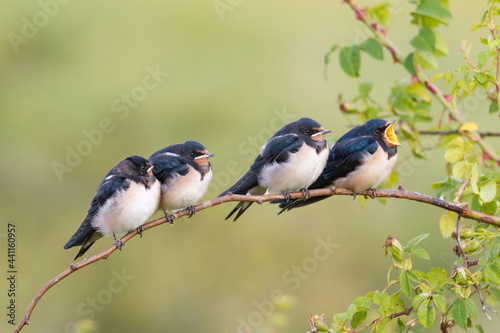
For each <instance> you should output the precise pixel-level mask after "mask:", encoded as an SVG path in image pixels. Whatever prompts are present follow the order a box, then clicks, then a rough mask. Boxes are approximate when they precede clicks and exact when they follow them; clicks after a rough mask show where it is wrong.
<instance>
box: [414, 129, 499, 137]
mask: <svg viewBox="0 0 500 333" xmlns="http://www.w3.org/2000/svg"><path fill="white" fill-rule="evenodd" d="M460 133H461V132H459V130H447V131H445V130H443V131H426V130H419V131H418V134H421V135H448V134H460ZM478 133H479V135H481V136H500V132H478Z"/></svg>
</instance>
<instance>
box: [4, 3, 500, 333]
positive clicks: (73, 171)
mask: <svg viewBox="0 0 500 333" xmlns="http://www.w3.org/2000/svg"><path fill="white" fill-rule="evenodd" d="M41 3H43V4H46V5H42V4H41ZM371 3H372V4H373V3H374V2H371ZM391 3H392V5H391V13H392V14H393V15H392V16H393V22H392V24H391V26H390V30H389V35H390V37H391V38H392V39H393V40H394V42H395V43H396V44H397V45H399V46H400V48H401V49H402V50H403V51H404V52H405V53H406V52H408V51H409V50H410V45H409V43H408V41H409V39H410V38H411V37H412V36H414V35H415V34H416V32H417V28H416V27H415V26H409V25H408V22H409V20H410V18H409V11H410V10H411V6H410V5H409V4H408V2H407V1H391ZM214 4H218V6H219V7H218V8H219V10H217V9H216V8H215V6H214ZM361 4H363V3H361ZM451 5H452V7H451V11H452V13H453V16H454V17H453V20H452V23H451V25H450V26H449V27H447V28H445V29H441V32H442V34H443V35H444V36H445V38H446V39H447V41H448V45H449V48H450V57H447V58H441V59H439V61H440V66H441V69H442V70H443V71H445V70H447V69H449V68H454V67H457V66H459V64H460V62H461V55H460V53H459V51H458V45H459V43H460V41H461V40H462V39H469V40H470V41H472V43H473V44H474V45H476V46H478V47H479V42H478V41H477V40H478V36H479V34H478V33H470V32H469V28H470V26H471V24H472V23H474V22H475V21H476V20H479V18H480V16H481V10H480V5H478V6H474V7H475V8H472V9H471V2H470V1H465V0H461V1H453V2H452V3H451ZM44 8H45V9H44ZM224 10H225V11H224ZM44 12H45V13H49V14H50V15H48V14H45V15H44V14H43V13H44ZM44 18H46V20H45V19H44ZM27 21H29V22H31V23H33V22H38V24H39V25H40V27H38V28H36V27H35V29H36V30H33V29H31V30H30V27H28V23H26V22H27ZM23 29H24V30H25V31H24V33H28V35H30V36H31V37H29V38H26V39H24V40H19V39H18V40H17V41H18V44H16V46H15V47H13V45H12V42H11V39H9V37H8V36H11V38H12V36H13V35H12V34H10V33H14V34H17V35H18V36H22V35H23ZM0 31H1V32H2V35H3V38H2V39H1V42H0V110H1V111H0V138H1V139H0V142H1V146H0V149H1V151H0V152H1V156H2V163H1V173H0V174H1V176H0V188H1V191H0V202H1V205H2V209H1V210H0V216H1V226H2V230H0V236H1V237H2V238H0V241H1V244H2V245H1V246H0V249H1V252H0V254H1V255H0V257H2V260H1V262H2V265H1V267H2V268H4V267H6V266H4V264H6V259H7V258H6V257H7V256H6V246H5V244H6V240H5V233H6V229H7V223H8V222H11V223H14V224H16V226H17V246H18V248H17V260H18V261H17V265H18V281H17V282H18V285H17V291H18V297H17V306H18V308H17V318H16V323H17V322H19V320H20V319H21V318H22V316H23V314H24V312H25V310H26V308H27V306H28V304H29V302H30V301H31V300H32V298H33V297H34V295H35V294H36V292H37V291H38V290H39V289H40V288H41V286H42V285H43V284H44V283H45V282H47V281H48V280H49V279H51V278H52V277H54V276H55V275H57V274H58V273H60V272H61V271H63V270H64V269H66V268H67V267H68V265H69V264H70V263H71V262H72V259H73V257H74V255H75V254H76V252H77V251H78V250H77V249H76V248H73V249H71V250H63V249H62V247H63V245H64V244H65V242H66V241H67V240H68V239H69V238H70V237H71V235H72V234H73V233H74V232H75V230H76V229H77V227H78V226H79V224H80V222H81V220H82V219H83V217H84V216H85V214H86V211H87V209H88V206H89V204H90V201H91V199H92V197H93V196H94V194H95V190H96V188H97V186H98V184H99V182H100V181H101V180H102V178H103V177H104V175H105V174H106V173H107V172H108V170H109V169H110V168H111V167H112V166H113V165H114V164H115V163H116V162H117V161H119V160H121V159H123V158H124V157H126V156H128V155H133V154H137V155H142V156H145V157H148V156H149V155H150V154H151V153H152V152H154V151H156V150H158V149H160V148H163V147H164V146H167V145H170V144H173V143H178V142H183V141H185V140H190V139H192V140H197V141H200V142H201V143H202V144H204V145H205V146H206V147H207V148H208V150H209V151H210V152H211V153H214V154H215V155H216V156H215V157H214V158H213V159H212V160H211V161H212V165H213V168H214V179H213V181H212V186H211V188H210V190H209V195H207V198H211V197H213V196H215V195H217V194H218V193H220V192H221V191H222V190H224V189H226V188H227V187H229V186H230V185H231V184H232V183H233V182H234V181H236V180H237V179H238V177H239V176H240V175H241V174H242V173H243V172H244V171H245V170H246V168H248V166H249V165H250V163H251V161H252V160H253V158H254V157H255V155H256V154H257V151H258V148H259V147H260V145H261V144H262V143H263V142H264V141H265V140H267V138H268V137H269V136H270V135H271V134H272V133H274V132H275V131H276V130H277V129H278V128H279V127H281V126H282V125H284V124H285V123H286V122H289V121H292V120H295V119H297V118H299V117H301V116H308V117H311V118H313V119H315V120H317V121H319V122H320V123H321V124H322V125H323V126H324V127H325V128H328V129H331V130H332V131H333V133H332V134H331V135H330V137H329V142H330V143H332V142H333V141H334V140H335V139H336V138H338V137H339V136H340V135H342V134H343V133H344V132H345V131H346V130H347V129H348V120H347V119H346V118H345V117H344V116H343V115H342V114H341V113H340V112H339V110H338V103H337V96H338V94H340V93H341V94H343V95H345V96H347V97H349V96H353V95H355V94H356V93H357V85H358V84H359V82H361V80H356V79H352V78H349V77H347V76H346V75H345V74H344V73H343V72H342V71H341V70H340V67H339V65H338V60H337V57H336V56H334V57H333V58H332V62H331V65H330V66H329V68H328V70H327V72H328V76H329V79H328V80H326V79H325V78H324V76H323V69H324V67H323V57H324V55H325V53H326V52H327V51H328V50H329V48H330V47H331V45H333V44H334V43H344V44H351V43H353V42H354V41H356V42H359V41H360V40H362V39H363V38H364V36H365V32H364V31H365V28H364V27H363V26H361V25H360V23H359V22H356V21H355V20H354V19H353V14H352V13H351V11H350V10H349V8H348V7H347V6H346V5H343V4H342V1H340V0H338V1H326V0H320V1H315V2H294V3H290V2H289V1H283V0H280V1H272V2H270V1H251V2H250V1H236V0H235V1H229V0H221V1H215V2H212V1H196V2H185V1H167V2H157V1H142V2H136V1H107V2H100V1H85V2H80V1H68V2H67V3H66V4H59V3H57V2H55V1H49V0H44V1H42V2H40V3H39V2H38V1H24V2H22V3H20V2H12V1H9V2H7V1H4V2H2V3H1V4H0ZM9 34H10V35H9ZM16 51H17V52H16ZM474 52H477V49H476V50H473V53H474ZM155 71H156V72H157V73H160V74H158V75H157V76H156V81H155V80H154V79H153V76H151V72H155ZM361 75H362V79H363V80H366V81H373V82H374V91H373V96H374V97H375V98H376V99H377V100H378V101H379V102H381V103H382V104H385V99H386V97H387V95H388V91H389V88H390V86H391V84H392V83H393V82H395V80H397V79H399V78H400V77H403V76H406V73H405V71H404V69H403V68H402V67H401V66H394V65H393V64H392V62H391V60H390V57H389V55H388V54H387V53H385V61H384V62H379V61H376V60H373V59H369V58H368V57H366V56H364V57H363V58H362V69H361ZM153 86H154V87H153ZM442 88H443V89H444V90H446V89H447V88H448V87H442ZM446 91H448V90H446ZM127 95H128V96H130V95H132V96H135V97H133V98H132V99H131V101H130V102H127V101H126V98H127V97H126V96H127ZM475 101H476V104H474V105H471V106H467V107H468V108H469V109H468V110H466V111H469V112H470V116H469V118H471V119H474V121H477V122H478V123H479V126H480V128H481V129H482V130H495V129H496V130H498V121H497V120H495V121H492V120H491V118H488V116H487V112H484V108H485V107H487V103H486V102H485V101H484V99H481V98H476V100H475ZM127 103H130V104H127ZM434 111H435V115H438V114H439V113H440V112H441V109H440V108H439V107H438V106H434ZM106 119H107V120H106ZM388 120H390V119H388ZM103 121H104V123H106V124H107V125H105V127H106V129H105V131H103V130H102V129H99V128H100V126H103V125H102V124H103V123H102V122H103ZM351 121H352V122H356V119H352V120H351ZM86 133H87V134H89V133H90V135H91V137H92V140H94V143H90V144H89V143H88V142H89V139H88V138H87V136H86ZM99 133H100V134H99ZM492 144H494V145H496V146H498V141H492ZM71 150H75V151H77V153H78V151H80V152H81V154H79V156H80V159H79V158H77V157H74V156H73V157H72V160H70V161H71V164H72V166H68V163H67V161H66V159H67V158H68V154H69V152H70V151H71ZM410 153H411V152H410V150H409V149H405V147H403V148H402V149H400V162H401V163H400V164H399V166H398V168H399V169H398V170H399V171H400V173H401V175H402V176H401V181H400V183H402V184H403V185H404V187H405V188H406V189H408V190H413V191H418V192H423V193H427V194H431V195H434V193H435V192H434V190H433V189H432V187H431V184H432V183H433V182H436V181H439V180H441V179H443V178H444V177H445V170H444V167H443V165H444V162H443V160H442V158H441V156H442V152H440V151H436V152H435V153H434V154H432V155H430V159H429V160H427V161H415V160H414V159H412V158H409V155H410ZM54 163H56V164H57V163H60V164H57V165H59V166H61V165H66V166H67V168H66V169H61V170H63V171H61V170H60V171H59V172H56V171H55V169H54V165H55V164H54ZM232 207H233V204H232V203H229V204H224V205H220V206H217V207H214V208H212V209H208V210H206V211H203V212H200V213H199V214H197V215H195V216H194V217H193V218H191V219H187V218H183V219H180V220H177V221H176V222H175V224H174V226H173V227H169V226H168V225H163V226H160V227H157V228H155V229H152V230H150V231H148V232H146V233H145V234H144V236H143V237H142V239H141V238H138V237H136V238H134V239H133V240H132V241H130V242H129V243H127V244H126V246H125V247H124V249H123V251H122V252H117V253H114V254H113V255H112V256H111V257H110V258H109V259H108V260H106V261H101V262H98V263H96V264H93V265H91V266H89V267H86V268H84V269H83V270H82V271H79V272H77V273H75V274H73V275H71V276H70V277H68V278H67V279H65V280H64V281H62V282H61V283H59V284H58V285H57V286H56V287H55V288H53V289H52V290H50V291H49V292H48V293H47V294H46V295H45V296H44V297H43V298H42V300H41V301H40V303H39V304H38V306H37V308H36V309H35V311H34V312H33V315H32V317H31V323H32V325H30V326H28V327H25V328H24V330H23V331H25V332H53V333H56V332H57V333H59V332H72V331H73V329H74V327H73V326H74V323H77V322H79V321H82V320H87V319H91V320H92V323H90V324H91V325H90V326H95V327H94V328H95V329H96V330H97V331H98V332H118V331H121V332H160V331H170V332H173V331H177V332H180V331H182V332H187V331H189V332H236V331H237V330H239V331H242V329H246V328H251V329H254V330H255V331H258V327H259V326H263V325H264V326H265V325H268V324H269V320H271V321H272V324H273V325H274V326H278V327H277V328H276V331H277V332H305V331H308V330H309V329H310V328H309V325H308V322H307V320H308V317H309V315H311V314H312V313H326V318H327V319H328V320H329V322H330V323H331V315H332V314H333V313H336V312H342V311H345V310H347V308H348V306H349V304H350V303H351V302H352V301H353V300H354V298H355V297H357V296H361V295H364V294H366V293H367V292H369V291H372V290H376V289H380V290H381V289H383V288H384V287H385V285H386V273H387V268H388V267H389V265H390V260H389V259H387V258H384V252H383V248H382V245H383V242H384V240H385V239H386V237H387V236H388V235H393V236H397V237H398V238H399V239H400V241H401V243H403V244H406V243H407V242H408V240H410V239H411V238H413V237H414V236H417V235H419V234H422V233H430V234H431V237H430V238H428V239H427V240H425V241H424V242H423V243H422V245H423V247H425V248H426V249H427V250H428V252H429V254H430V256H431V258H432V260H431V261H430V262H427V261H424V260H418V259H417V260H416V262H415V264H416V265H417V266H418V267H419V268H420V269H421V270H424V271H427V270H428V269H430V268H431V267H435V266H443V267H445V268H448V270H449V269H451V267H452V265H453V261H454V259H455V257H454V255H453V252H452V247H453V244H452V241H450V240H445V239H442V237H441V235H440V232H439V226H438V220H439V216H440V215H441V214H442V212H443V211H442V210H439V209H437V208H434V207H431V206H427V205H423V204H418V203H414V202H410V201H404V200H396V199H393V200H388V202H387V204H385V205H384V204H381V203H379V202H377V201H374V200H368V201H367V202H366V205H365V206H364V207H361V206H360V204H359V203H358V202H357V201H352V198H348V197H334V198H331V199H329V200H325V201H323V202H321V203H319V204H317V205H314V206H308V207H307V208H304V209H300V210H295V211H293V212H290V213H288V214H282V215H280V216H277V215H276V212H277V208H276V207H275V206H271V205H267V204H266V205H262V206H260V207H259V206H257V205H255V206H253V207H252V208H251V209H250V210H249V211H248V212H247V213H246V214H245V215H244V216H243V217H242V218H241V219H240V220H239V221H238V222H237V223H232V222H229V221H224V217H225V216H226V214H227V213H228V212H229V211H230V210H231V209H232ZM155 216H156V217H161V214H157V215H155ZM318 239H321V240H323V241H326V240H330V242H332V243H335V246H334V247H332V250H331V251H330V252H331V253H329V254H328V255H326V256H324V255H325V254H326V253H327V252H321V260H320V259H318V258H319V257H315V251H316V248H317V247H318V246H319V245H320V244H321V242H320V241H318ZM111 244H112V240H111V239H109V238H108V239H104V240H101V241H99V242H97V243H96V245H95V246H93V247H92V248H91V250H90V251H89V252H88V255H93V254H96V253H98V252H99V251H102V250H104V249H106V248H107V247H109V246H110V245H111ZM316 253H317V251H316ZM297 267H299V268H297ZM5 270H6V268H5ZM123 274H124V275H123ZM117 275H121V276H122V280H119V279H117V278H116V276H117ZM1 281H2V282H1V283H0V288H1V289H0V290H2V292H1V297H0V299H1V300H3V301H2V308H3V309H5V306H6V305H7V304H6V302H7V297H6V292H5V290H6V289H7V285H6V280H5V279H4V278H3V279H1ZM280 293H282V294H287V295H289V296H288V297H289V298H288V299H289V300H291V301H290V303H293V304H292V306H291V307H290V308H288V310H287V311H285V314H284V315H281V314H280V315H276V316H273V317H272V318H271V319H269V317H270V310H271V309H270V305H269V304H270V300H271V299H272V297H273V296H272V295H274V294H280ZM279 311H281V310H279ZM279 311H278V312H279ZM3 312H5V310H4V311H3ZM2 318H3V319H2V321H1V324H0V328H1V329H0V330H1V331H2V332H3V331H5V332H7V331H9V330H12V329H13V326H11V325H8V324H7V323H6V319H5V315H4V314H3V313H2ZM479 318H480V322H481V323H482V324H483V325H484V328H485V329H486V330H487V331H494V330H495V328H494V327H498V323H499V322H500V318H499V316H498V315H496V316H494V320H493V321H491V322H490V321H488V320H487V319H486V318H485V316H484V315H483V314H482V313H480V314H479ZM87 324H89V323H87ZM280 325H283V326H280ZM434 326H436V325H434ZM435 329H436V330H437V327H435ZM455 330H456V331H460V329H459V328H456V329H455ZM417 331H418V330H417Z"/></svg>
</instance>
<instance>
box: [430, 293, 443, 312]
mask: <svg viewBox="0 0 500 333" xmlns="http://www.w3.org/2000/svg"><path fill="white" fill-rule="evenodd" d="M432 300H433V301H434V305H436V308H438V310H439V311H441V313H445V311H446V298H444V296H443V295H434V296H432Z"/></svg>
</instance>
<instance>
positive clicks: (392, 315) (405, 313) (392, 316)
mask: <svg viewBox="0 0 500 333" xmlns="http://www.w3.org/2000/svg"><path fill="white" fill-rule="evenodd" d="M412 311H413V306H410V307H409V308H408V309H406V310H405V311H401V312H398V313H393V314H391V316H390V317H389V319H390V320H393V319H394V318H396V317H399V316H403V315H406V316H408V315H409V314H410V312H412Z"/></svg>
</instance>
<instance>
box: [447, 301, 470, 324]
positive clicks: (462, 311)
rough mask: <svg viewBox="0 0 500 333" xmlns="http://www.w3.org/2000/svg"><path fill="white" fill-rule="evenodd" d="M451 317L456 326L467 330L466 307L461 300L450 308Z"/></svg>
mask: <svg viewBox="0 0 500 333" xmlns="http://www.w3.org/2000/svg"><path fill="white" fill-rule="evenodd" d="M451 316H452V317H453V320H454V321H455V323H457V325H458V326H460V327H461V328H463V329H464V330H467V306H466V305H465V302H464V300H463V299H459V300H458V301H456V302H455V303H453V305H452V306H451Z"/></svg>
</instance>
